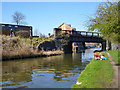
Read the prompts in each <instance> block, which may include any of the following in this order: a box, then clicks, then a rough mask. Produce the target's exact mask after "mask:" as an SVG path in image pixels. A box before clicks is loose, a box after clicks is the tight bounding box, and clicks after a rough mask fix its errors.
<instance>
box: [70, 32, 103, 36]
mask: <svg viewBox="0 0 120 90" xmlns="http://www.w3.org/2000/svg"><path fill="white" fill-rule="evenodd" d="M72 35H81V36H91V37H102V35H101V34H100V33H97V32H86V31H73V32H72Z"/></svg>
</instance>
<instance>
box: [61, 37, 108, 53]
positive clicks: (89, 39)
mask: <svg viewBox="0 0 120 90" xmlns="http://www.w3.org/2000/svg"><path fill="white" fill-rule="evenodd" d="M68 40H69V42H68V45H65V46H64V48H63V49H64V52H65V53H72V43H73V42H82V45H83V47H84V49H85V42H93V43H101V44H102V51H105V50H106V40H104V39H103V38H102V37H98V36H81V35H78V36H77V35H71V36H70V37H69V39H68Z"/></svg>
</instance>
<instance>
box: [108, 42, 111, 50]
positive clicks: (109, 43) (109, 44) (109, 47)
mask: <svg viewBox="0 0 120 90" xmlns="http://www.w3.org/2000/svg"><path fill="white" fill-rule="evenodd" d="M107 50H111V42H110V41H108V40H107Z"/></svg>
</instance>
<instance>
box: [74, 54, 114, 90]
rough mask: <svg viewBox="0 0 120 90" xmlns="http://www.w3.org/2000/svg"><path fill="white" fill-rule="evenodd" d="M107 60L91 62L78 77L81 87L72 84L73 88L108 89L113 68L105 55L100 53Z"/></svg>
mask: <svg viewBox="0 0 120 90" xmlns="http://www.w3.org/2000/svg"><path fill="white" fill-rule="evenodd" d="M102 54H103V55H105V57H107V60H92V61H91V62H90V64H88V65H87V66H86V68H85V70H84V71H82V73H81V74H80V76H79V77H78V81H79V82H82V84H81V85H77V84H74V85H73V87H72V88H73V90H74V88H108V87H109V86H110V84H111V83H112V77H113V68H112V64H111V63H110V61H109V57H108V56H107V53H105V52H102Z"/></svg>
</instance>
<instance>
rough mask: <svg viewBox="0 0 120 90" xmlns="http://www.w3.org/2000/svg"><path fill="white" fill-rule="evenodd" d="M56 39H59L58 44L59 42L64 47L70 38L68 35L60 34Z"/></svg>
mask: <svg viewBox="0 0 120 90" xmlns="http://www.w3.org/2000/svg"><path fill="white" fill-rule="evenodd" d="M58 37H59V38H61V39H60V42H61V45H62V46H65V45H67V44H68V42H69V40H68V38H69V37H70V35H69V34H62V33H60V34H58Z"/></svg>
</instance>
